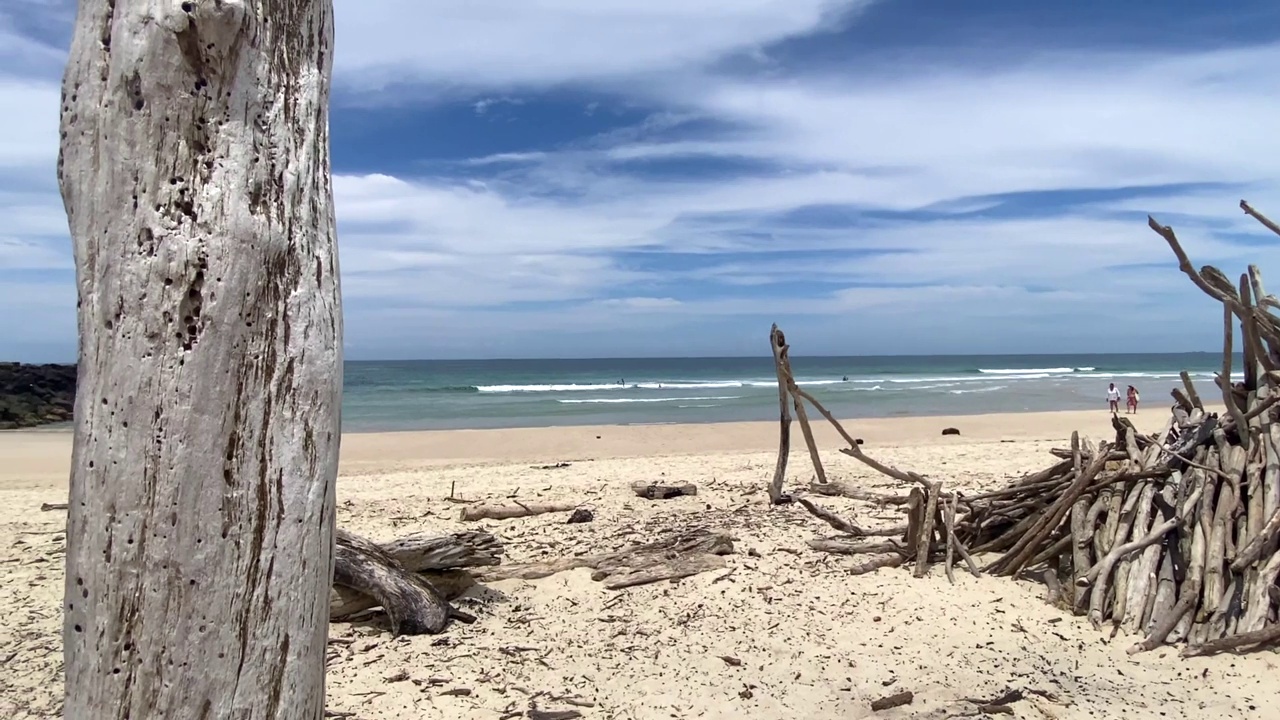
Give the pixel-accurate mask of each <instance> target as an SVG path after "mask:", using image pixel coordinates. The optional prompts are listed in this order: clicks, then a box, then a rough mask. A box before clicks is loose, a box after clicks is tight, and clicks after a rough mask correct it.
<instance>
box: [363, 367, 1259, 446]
mask: <svg viewBox="0 0 1280 720" xmlns="http://www.w3.org/2000/svg"><path fill="white" fill-rule="evenodd" d="M791 364H792V369H793V371H794V373H795V376H796V379H797V381H798V382H799V383H800V385H802V386H803V387H805V389H807V390H808V391H809V392H811V393H812V394H813V395H814V396H816V397H817V398H818V399H819V400H820V401H822V402H823V404H825V405H826V406H827V407H828V408H829V409H831V410H832V412H834V413H836V414H837V415H838V416H841V417H851V418H852V417H887V416H899V415H965V414H975V413H988V412H1024V411H1043V410H1072V409H1088V408H1105V392H1106V388H1107V383H1110V382H1114V383H1116V385H1117V386H1118V387H1120V389H1121V390H1122V391H1123V390H1124V388H1125V387H1126V386H1128V385H1134V386H1136V387H1137V388H1138V390H1139V392H1140V393H1141V394H1142V400H1143V403H1144V405H1145V406H1151V405H1157V406H1167V405H1168V404H1169V390H1170V389H1171V388H1173V387H1174V386H1176V385H1179V384H1180V382H1179V380H1178V372H1179V371H1180V370H1187V371H1189V372H1190V373H1191V374H1192V375H1193V377H1195V378H1196V382H1197V385H1198V387H1199V389H1200V391H1201V393H1203V394H1205V395H1206V396H1208V397H1214V396H1217V395H1218V394H1219V393H1218V391H1217V389H1216V387H1215V386H1214V385H1213V374H1214V371H1215V370H1218V369H1220V368H1221V356H1219V355H1215V354H1211V353H1185V354H1142V355H1139V354H1134V355H982V356H976V355H968V356H910V357H794V358H792V360H791ZM1235 367H1237V368H1238V367H1239V363H1238V361H1237V363H1236V365H1235ZM846 378H847V379H846ZM777 412H778V389H777V381H776V379H775V376H774V370H773V359H772V358H771V357H768V356H764V357H755V358H646V359H605V360H470V361H434V360H422V361H400V362H348V363H347V365H346V372H345V391H344V398H343V427H344V429H345V430H347V431H356V432H360V431H386V430H418V429H439V428H494V427H536V426H550V425H596V424H640V423H698V422H723V421H734V420H774V419H776V418H777Z"/></svg>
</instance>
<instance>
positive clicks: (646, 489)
mask: <svg viewBox="0 0 1280 720" xmlns="http://www.w3.org/2000/svg"><path fill="white" fill-rule="evenodd" d="M631 491H632V492H634V493H635V494H636V495H638V496H640V497H642V498H646V499H648V500H668V499H670V498H674V497H681V496H684V495H689V496H693V495H697V494H698V486H697V485H694V484H693V483H685V484H683V485H657V484H654V483H647V482H643V481H638V482H633V483H631Z"/></svg>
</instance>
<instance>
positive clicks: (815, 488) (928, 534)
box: [769, 325, 978, 577]
mask: <svg viewBox="0 0 1280 720" xmlns="http://www.w3.org/2000/svg"><path fill="white" fill-rule="evenodd" d="M769 342H770V344H771V345H772V346H773V358H774V365H775V367H776V369H777V374H778V397H779V404H780V406H781V415H780V417H781V429H780V433H779V436H780V438H781V441H780V443H779V447H778V462H777V465H776V467H775V468H774V475H773V479H772V481H771V482H770V484H769V498H770V500H771V501H772V502H773V503H774V504H775V505H781V504H785V503H789V502H792V501H793V500H794V501H797V502H799V503H800V505H802V506H803V507H804V508H805V509H806V510H808V511H809V512H810V513H812V514H813V515H814V516H816V517H818V518H820V519H821V520H823V521H824V522H826V523H827V524H828V525H831V526H832V527H833V528H835V529H836V530H839V531H841V532H843V533H845V535H846V537H843V538H833V539H819V540H811V541H810V542H809V545H810V546H811V547H813V548H814V549H815V550H822V551H824V552H830V553H839V554H845V555H870V556H871V557H869V558H868V559H867V560H866V561H865V562H863V563H862V564H861V565H859V566H857V567H855V568H854V569H853V572H854V573H855V574H861V573H865V572H870V571H872V570H876V569H878V568H882V567H897V566H899V565H903V564H905V563H906V562H907V561H914V563H915V569H914V572H915V575H916V576H917V577H919V576H921V575H924V573H925V572H926V571H927V570H928V567H929V564H930V563H933V562H938V561H939V560H941V561H943V562H945V564H946V572H947V577H951V575H952V570H951V568H952V564H953V563H954V558H955V557H956V555H959V556H960V557H961V558H963V559H964V561H965V562H966V563H967V565H968V567H969V569H970V571H971V572H973V573H974V574H975V575H976V574H977V573H978V568H977V565H976V564H975V563H974V561H973V559H972V557H971V556H970V554H969V552H968V549H967V547H966V544H965V542H964V541H962V540H961V539H959V538H957V537H956V534H955V530H956V524H955V523H956V497H955V496H954V495H953V494H951V493H945V492H943V486H942V483H941V482H931V481H929V480H927V479H925V478H924V477H923V476H921V475H918V474H916V473H913V472H904V471H902V470H898V469H897V468H895V467H892V466H890V465H886V464H884V463H882V462H880V461H878V460H876V459H875V458H872V457H871V456H869V455H867V454H866V453H865V452H863V450H862V443H861V442H860V441H858V440H856V439H854V437H853V436H852V435H850V434H849V433H848V431H846V430H845V429H844V426H843V425H841V424H840V421H839V420H837V419H836V417H835V416H834V415H832V414H831V411H829V410H827V409H826V408H825V407H824V406H823V405H822V403H820V402H818V400H817V398H815V397H813V395H810V394H809V393H808V392H806V391H805V390H804V389H803V388H801V387H800V386H799V385H797V384H796V380H795V376H794V375H793V374H792V372H791V361H790V350H791V348H790V346H789V345H787V342H786V336H785V335H783V333H782V330H780V329H778V326H777V325H774V326H773V327H772V328H771V329H770V331H769ZM806 403H808V404H809V405H812V406H813V408H814V409H815V410H817V411H818V413H819V414H821V415H822V416H823V417H824V418H826V419H827V421H828V422H830V423H831V425H832V427H834V428H835V430H836V432H837V433H839V434H840V437H841V438H843V439H844V440H845V442H847V443H849V447H847V448H841V450H840V452H842V453H844V454H845V455H848V456H850V457H853V458H856V459H858V460H860V461H862V462H863V463H865V464H866V465H868V466H869V467H871V468H873V469H875V470H877V471H878V472H881V473H884V474H885V475H888V476H890V477H893V478H895V479H897V480H901V481H902V482H904V483H909V484H915V485H919V487H917V488H914V489H912V491H911V494H910V495H909V496H908V497H906V498H898V497H892V496H886V495H877V494H875V493H870V492H866V491H864V490H861V489H859V488H857V487H854V486H852V485H849V484H847V483H840V482H829V481H828V480H827V474H826V471H825V469H824V468H823V465H822V457H821V455H820V454H819V452H818V445H817V443H816V441H815V440H814V437H813V428H812V426H810V424H809V415H808V412H807V411H806V410H805V404H806ZM790 409H794V410H795V414H796V419H797V420H799V422H800V432H801V434H802V435H803V436H804V441H805V445H806V447H807V448H808V450H809V457H810V459H811V460H812V461H813V467H814V471H815V473H816V479H815V480H814V482H813V483H811V484H810V486H809V490H810V491H811V492H813V493H816V494H820V495H840V496H845V497H851V498H855V499H858V500H866V501H870V502H874V503H877V504H884V505H901V506H904V507H905V508H906V509H907V515H908V522H907V524H906V525H904V526H902V527H893V528H888V529H885V530H878V531H874V532H868V531H865V530H863V529H861V528H859V527H858V526H856V525H854V524H853V523H851V522H849V521H847V520H844V519H842V518H840V517H838V516H837V515H835V514H834V513H832V512H831V511H829V510H826V509H825V508H822V507H821V506H819V505H817V504H815V503H813V502H812V501H810V500H808V499H807V498H804V497H801V496H794V497H793V496H791V495H788V494H786V493H784V492H783V491H782V482H783V478H784V477H785V476H786V472H787V456H788V455H789V454H790V438H791V414H790V412H789V411H790ZM868 536H878V537H881V538H883V539H880V540H875V541H867V540H866V539H865V538H866V537H868Z"/></svg>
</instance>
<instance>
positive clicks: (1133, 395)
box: [1125, 385, 1138, 415]
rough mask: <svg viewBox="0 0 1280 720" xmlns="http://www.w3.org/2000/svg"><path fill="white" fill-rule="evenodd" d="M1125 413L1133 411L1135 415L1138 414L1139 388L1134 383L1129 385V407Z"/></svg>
mask: <svg viewBox="0 0 1280 720" xmlns="http://www.w3.org/2000/svg"><path fill="white" fill-rule="evenodd" d="M1125 413H1126V414H1130V413H1132V414H1134V415H1137V414H1138V388H1136V387H1134V386H1132V385H1130V386H1129V398H1128V408H1127V409H1126V410H1125Z"/></svg>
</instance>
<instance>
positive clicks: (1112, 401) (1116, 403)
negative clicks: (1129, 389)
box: [1107, 383, 1120, 413]
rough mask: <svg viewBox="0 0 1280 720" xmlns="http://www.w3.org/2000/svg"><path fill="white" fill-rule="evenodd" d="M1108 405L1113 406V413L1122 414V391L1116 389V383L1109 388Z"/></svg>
mask: <svg viewBox="0 0 1280 720" xmlns="http://www.w3.org/2000/svg"><path fill="white" fill-rule="evenodd" d="M1107 404H1108V405H1110V406H1111V412H1113V413H1115V412H1120V391H1119V390H1117V389H1116V384H1115V383H1111V386H1110V387H1108V388H1107Z"/></svg>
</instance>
